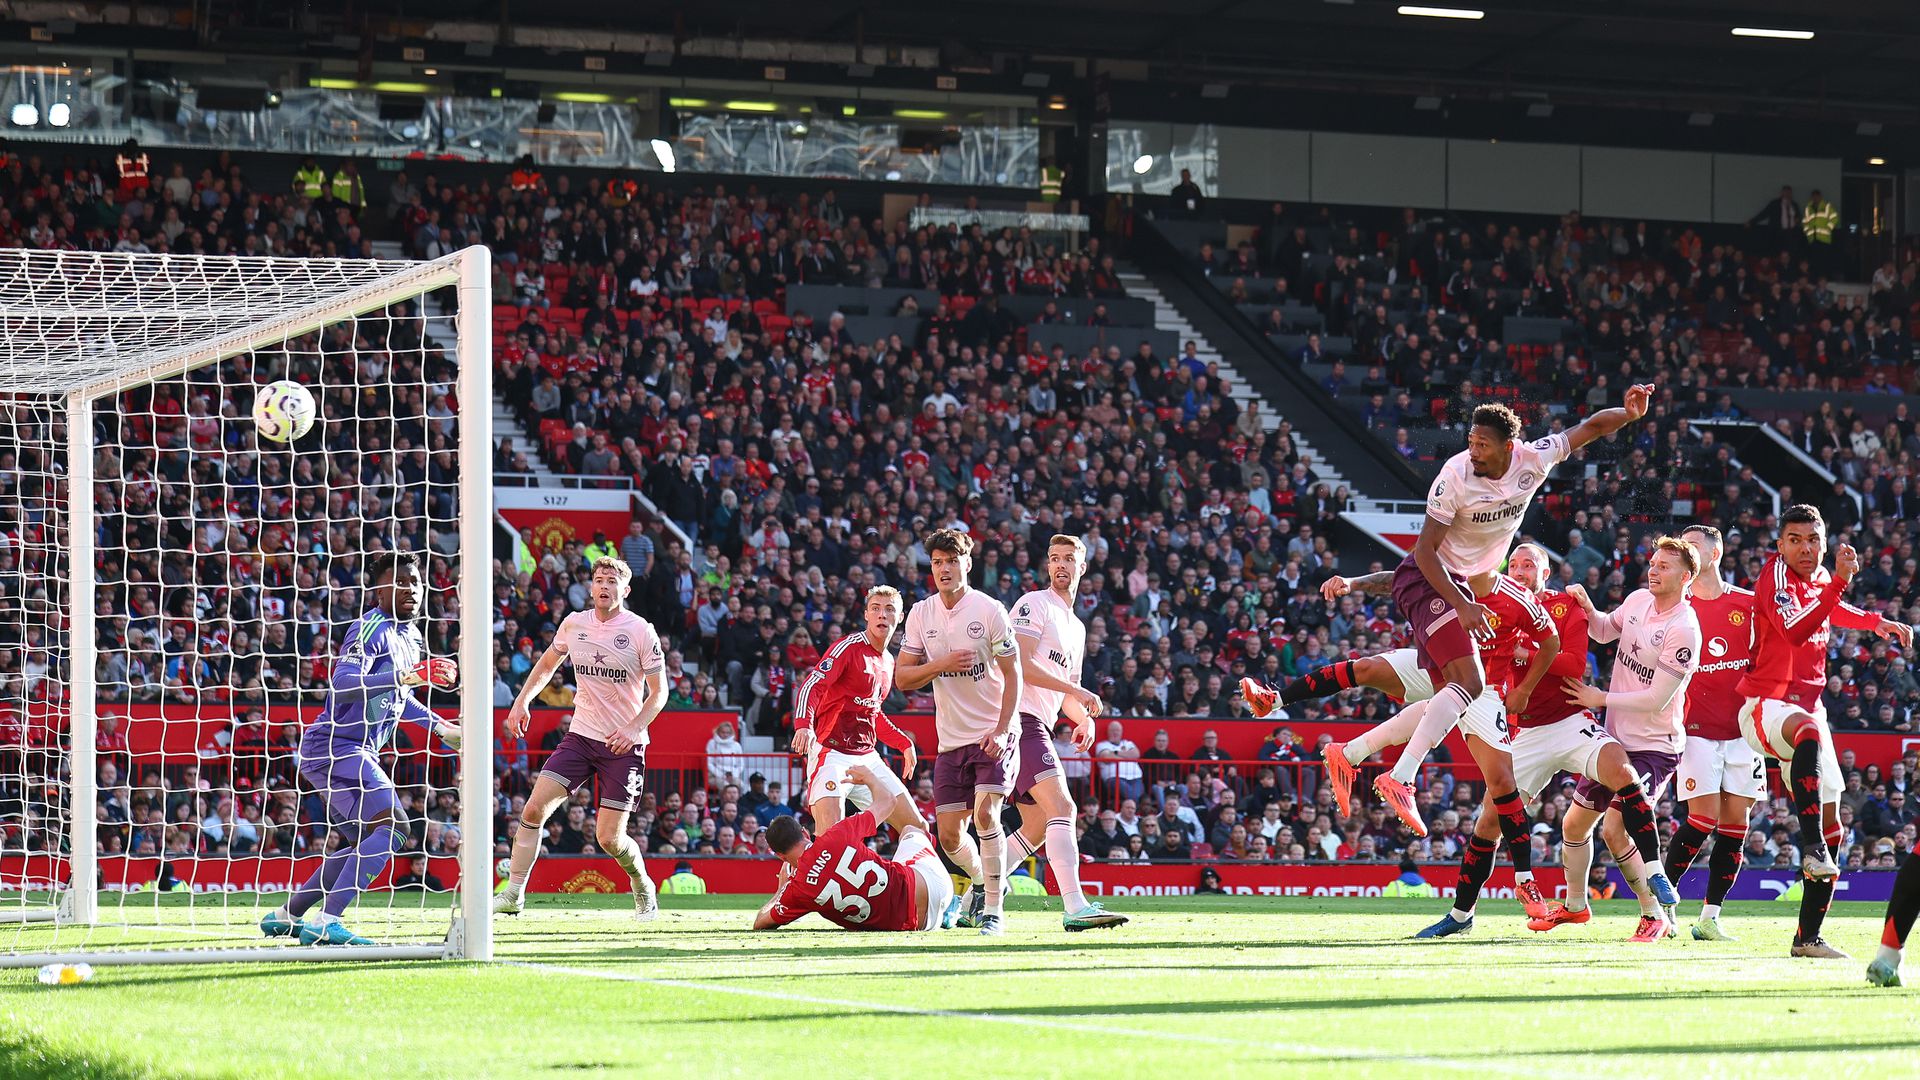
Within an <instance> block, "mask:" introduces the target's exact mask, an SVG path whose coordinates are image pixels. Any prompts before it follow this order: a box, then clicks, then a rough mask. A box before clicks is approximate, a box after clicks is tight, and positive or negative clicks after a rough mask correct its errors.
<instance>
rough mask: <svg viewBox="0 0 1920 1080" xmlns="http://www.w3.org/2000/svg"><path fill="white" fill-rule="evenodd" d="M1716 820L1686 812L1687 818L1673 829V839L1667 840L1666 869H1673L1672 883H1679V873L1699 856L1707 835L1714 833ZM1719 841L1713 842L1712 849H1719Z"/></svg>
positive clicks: (1682, 872)
mask: <svg viewBox="0 0 1920 1080" xmlns="http://www.w3.org/2000/svg"><path fill="white" fill-rule="evenodd" d="M1717 827H1718V822H1713V821H1708V820H1707V819H1706V818H1703V817H1701V816H1699V815H1698V814H1688V815H1687V820H1685V821H1683V822H1681V823H1680V827H1679V828H1678V829H1675V830H1673V839H1671V840H1669V841H1667V869H1669V870H1671V871H1673V877H1674V884H1675V885H1678V884H1679V883H1680V880H1679V879H1680V877H1681V875H1683V874H1685V873H1686V872H1687V869H1688V868H1689V867H1691V866H1692V865H1693V860H1695V859H1697V858H1699V857H1700V849H1701V848H1702V847H1705V846H1706V843H1707V837H1709V836H1712V835H1713V834H1714V831H1715V829H1716V828H1717ZM1720 847H1721V843H1720V841H1718V840H1716V841H1714V843H1713V850H1714V851H1716V852H1717V851H1719V850H1720Z"/></svg>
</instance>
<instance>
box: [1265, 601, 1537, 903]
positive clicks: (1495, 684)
mask: <svg viewBox="0 0 1920 1080" xmlns="http://www.w3.org/2000/svg"><path fill="white" fill-rule="evenodd" d="M1392 581H1393V575H1392V574H1391V573H1389V572H1386V571H1382V572H1380V573H1377V574H1368V575H1366V576H1364V577H1358V578H1343V577H1334V578H1330V579H1328V580H1327V581H1326V583H1324V584H1323V585H1322V586H1321V587H1320V592H1321V595H1323V596H1325V597H1326V598H1327V599H1328V600H1329V601H1332V600H1335V599H1338V598H1339V597H1342V596H1345V595H1347V594H1348V593H1350V592H1363V593H1364V592H1385V591H1387V589H1389V588H1390V587H1391V585H1392ZM1469 584H1470V587H1471V588H1472V590H1473V594H1474V597H1475V599H1476V601H1477V602H1479V603H1481V604H1483V605H1485V606H1486V607H1487V609H1488V610H1489V611H1491V612H1493V626H1494V629H1493V632H1492V633H1491V634H1488V635H1487V636H1486V637H1484V638H1481V639H1480V640H1479V641H1478V642H1477V645H1478V647H1479V650H1480V663H1481V668H1482V670H1484V671H1486V672H1487V673H1488V674H1487V685H1486V687H1485V689H1483V690H1482V691H1481V694H1480V696H1479V697H1478V698H1475V699H1474V703H1473V706H1472V707H1471V708H1469V709H1468V710H1467V711H1466V712H1464V713H1462V714H1461V716H1460V726H1461V728H1462V729H1463V730H1464V731H1465V733H1466V740H1467V751H1468V753H1470V754H1471V755H1472V756H1473V760H1474V763H1475V764H1476V765H1478V766H1479V767H1480V775H1481V776H1482V777H1483V778H1485V780H1486V791H1485V792H1484V797H1483V798H1482V800H1481V806H1480V813H1479V815H1478V816H1477V817H1476V818H1475V819H1474V823H1473V836H1472V838H1471V839H1470V840H1469V841H1468V842H1467V848H1466V850H1465V851H1463V852H1462V853H1461V858H1460V883H1459V886H1458V889H1457V891H1456V893H1455V896H1456V898H1457V900H1458V902H1457V903H1456V904H1454V906H1453V908H1452V910H1451V911H1450V912H1449V913H1448V915H1447V917H1446V918H1444V919H1441V920H1440V921H1439V922H1436V923H1434V924H1433V925H1432V926H1429V927H1427V928H1426V929H1424V930H1422V931H1420V933H1419V934H1417V935H1415V936H1416V937H1423V938H1426V937H1450V936H1452V935H1454V934H1463V933H1466V932H1467V931H1469V930H1471V929H1472V927H1473V911H1474V906H1475V902H1476V900H1477V899H1478V897H1479V894H1480V889H1481V887H1482V886H1484V885H1485V884H1486V882H1487V879H1488V878H1489V877H1490V876H1492V873H1493V860H1494V852H1495V851H1496V850H1497V848H1498V847H1499V846H1500V844H1501V843H1502V842H1503V841H1504V843H1505V845H1506V848H1507V856H1508V858H1509V859H1510V860H1512V862H1513V872H1514V882H1515V889H1514V891H1515V893H1516V894H1517V895H1518V897H1519V900H1520V904H1521V906H1522V907H1523V908H1525V909H1526V913H1527V915H1528V916H1530V917H1531V916H1539V915H1544V914H1546V900H1545V898H1544V897H1542V896H1541V895H1540V887H1539V886H1538V885H1536V884H1535V883H1534V880H1533V837H1532V834H1531V832H1530V831H1529V828H1528V823H1527V816H1526V810H1525V804H1524V803H1522V802H1521V800H1520V794H1519V792H1518V791H1517V790H1515V787H1514V782H1513V757H1512V755H1511V753H1510V752H1509V751H1508V749H1507V742H1508V735H1507V717H1506V713H1507V708H1508V703H1507V701H1503V700H1502V695H1503V694H1504V695H1506V696H1507V698H1508V700H1510V701H1511V702H1512V704H1513V705H1514V706H1515V707H1517V708H1525V707H1526V702H1527V699H1528V698H1529V697H1531V696H1532V694H1533V691H1534V688H1535V687H1536V686H1538V685H1539V684H1540V681H1541V680H1542V679H1543V678H1545V677H1546V674H1547V668H1546V664H1550V663H1551V662H1552V660H1553V657H1554V656H1555V655H1556V654H1558V652H1559V651H1560V638H1559V635H1558V634H1557V633H1556V632H1555V630H1554V628H1553V621H1552V620H1551V619H1549V618H1548V617H1547V613H1546V611H1545V609H1543V608H1542V607H1541V606H1540V605H1539V604H1538V603H1537V602H1536V601H1535V600H1534V599H1533V595H1532V594H1531V593H1529V592H1528V591H1527V590H1526V589H1525V588H1524V587H1522V586H1521V585H1520V583H1519V582H1517V581H1514V580H1513V579H1512V578H1509V577H1507V576H1506V575H1504V574H1498V573H1493V572H1488V573H1485V574H1481V575H1478V576H1476V577H1475V578H1474V579H1473V580H1472V581H1471V582H1470V583H1469ZM1523 644H1524V645H1525V646H1527V647H1530V648H1532V649H1536V650H1539V651H1540V652H1542V653H1544V654H1545V656H1546V660H1545V661H1544V662H1543V663H1542V665H1541V666H1539V667H1537V668H1533V669H1530V670H1529V669H1519V670H1516V669H1515V668H1514V665H1513V656H1514V653H1515V651H1516V650H1518V649H1519V648H1521V647H1522V645H1523ZM1354 686H1368V687H1372V688H1374V689H1377V690H1380V691H1382V692H1384V693H1386V694H1388V695H1391V696H1392V697H1395V698H1398V699H1400V700H1401V701H1405V702H1407V703H1408V704H1407V707H1406V708H1404V709H1402V710H1400V711H1399V713H1397V714H1395V715H1394V716H1392V717H1389V718H1388V719H1387V720H1385V721H1383V722H1382V723H1379V724H1376V725H1374V726H1373V727H1372V728H1370V729H1368V730H1367V731H1366V732H1364V733H1362V734H1361V735H1359V736H1356V737H1355V738H1354V739H1353V740H1352V741H1351V742H1344V743H1338V742H1336V743H1329V744H1328V745H1327V749H1326V764H1327V778H1328V780H1329V782H1331V783H1332V785H1333V798H1334V802H1335V804H1336V805H1337V806H1338V807H1339V808H1340V812H1341V813H1343V814H1345V813H1352V806H1351V803H1352V796H1353V782H1354V780H1355V779H1356V778H1357V777H1358V775H1359V774H1358V772H1357V771H1356V769H1355V767H1356V766H1358V765H1359V764H1360V763H1361V762H1363V761H1365V760H1367V759H1368V758H1370V757H1372V756H1373V755H1374V754H1377V753H1380V752H1381V751H1383V750H1386V749H1388V748H1389V747H1393V746H1398V745H1400V744H1401V743H1404V742H1406V741H1407V740H1408V739H1409V738H1411V737H1412V735H1413V732H1414V729H1415V728H1416V727H1418V726H1419V724H1420V719H1421V717H1422V716H1424V715H1425V713H1426V710H1427V708H1428V702H1429V701H1430V700H1431V699H1432V697H1433V693H1434V687H1433V678H1432V675H1431V673H1429V672H1427V671H1425V670H1423V669H1422V668H1421V667H1420V656H1419V653H1418V652H1416V651H1415V650H1413V649H1395V650H1393V651H1391V652H1388V653H1383V654H1381V655H1378V656H1363V657H1361V658H1359V659H1357V660H1342V661H1340V662H1338V663H1334V664H1329V665H1327V666H1326V667H1323V668H1321V669H1319V670H1318V671H1314V672H1311V673H1309V674H1307V675H1305V676H1303V677H1301V678H1299V679H1295V680H1294V681H1293V682H1292V683H1289V684H1288V685H1287V687H1286V689H1285V690H1284V691H1282V692H1281V694H1280V698H1281V699H1282V700H1284V701H1286V702H1288V703H1291V702H1294V701H1304V700H1306V699H1308V698H1317V697H1325V696H1327V695H1330V694H1337V693H1339V692H1341V691H1342V690H1346V689H1350V688H1352V687H1354ZM1240 693H1241V696H1243V697H1245V698H1246V699H1247V701H1248V703H1249V704H1252V705H1254V706H1255V707H1256V708H1257V709H1260V710H1261V711H1263V712H1264V711H1271V708H1273V707H1276V706H1275V705H1274V703H1272V702H1271V701H1269V699H1271V698H1273V697H1275V694H1274V692H1273V691H1272V690H1268V689H1266V688H1264V687H1261V686H1260V685H1259V684H1258V683H1255V682H1254V681H1253V680H1251V679H1242V680H1241V681H1240ZM1414 831H1415V832H1416V833H1419V834H1422V835H1424V834H1425V832H1426V829H1425V827H1424V826H1422V827H1420V828H1418V829H1415V830H1414Z"/></svg>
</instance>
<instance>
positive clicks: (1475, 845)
mask: <svg viewBox="0 0 1920 1080" xmlns="http://www.w3.org/2000/svg"><path fill="white" fill-rule="evenodd" d="M1493 852H1494V846H1493V841H1491V840H1487V839H1484V838H1482V837H1479V836H1470V837H1468V838H1467V849H1466V850H1465V851H1462V852H1461V853H1460V881H1459V883H1458V884H1456V885H1455V886H1454V888H1453V918H1454V921H1455V922H1466V921H1467V920H1468V919H1471V918H1473V906H1474V905H1475V904H1477V903H1479V902H1480V889H1481V887H1482V886H1484V885H1485V884H1486V883H1487V879H1488V878H1489V877H1492V876H1493Z"/></svg>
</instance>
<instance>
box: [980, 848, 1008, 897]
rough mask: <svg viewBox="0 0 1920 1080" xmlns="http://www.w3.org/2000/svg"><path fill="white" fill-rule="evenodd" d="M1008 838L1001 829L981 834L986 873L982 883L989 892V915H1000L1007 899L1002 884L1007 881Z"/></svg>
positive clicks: (982, 861) (981, 855)
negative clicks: (1002, 833) (1002, 892)
mask: <svg viewBox="0 0 1920 1080" xmlns="http://www.w3.org/2000/svg"><path fill="white" fill-rule="evenodd" d="M1006 855H1007V842H1006V838H1005V837H1004V836H1002V835H1001V833H1000V830H999V829H994V830H992V831H991V832H983V833H981V834H980V868H981V870H982V871H983V872H984V873H985V876H984V877H982V878H981V879H980V880H981V883H982V884H983V885H985V886H986V890H987V914H989V915H998V914H1000V908H1001V904H1002V902H1003V901H1004V900H1005V897H1004V896H1003V895H1002V894H1001V891H1000V890H1001V883H1002V882H1003V881H1005V880H1006Z"/></svg>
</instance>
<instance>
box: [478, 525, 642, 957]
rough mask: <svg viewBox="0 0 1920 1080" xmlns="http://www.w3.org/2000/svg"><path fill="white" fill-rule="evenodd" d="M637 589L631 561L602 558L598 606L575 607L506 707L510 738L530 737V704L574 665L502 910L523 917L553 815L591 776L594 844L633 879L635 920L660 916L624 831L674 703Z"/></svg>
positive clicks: (596, 580)
mask: <svg viewBox="0 0 1920 1080" xmlns="http://www.w3.org/2000/svg"><path fill="white" fill-rule="evenodd" d="M632 590H633V571H632V570H631V569H629V568H628V566H627V564H626V563H624V562H622V561H620V560H619V559H615V558H611V557H609V558H602V559H595V560H594V562H593V578H592V584H591V592H592V595H593V607H592V608H590V609H588V610H586V611H576V612H574V613H573V614H571V615H569V616H567V617H566V619H565V620H564V621H562V622H561V623H560V630H559V632H558V633H556V634H555V635H554V636H553V644H551V645H549V646H547V651H546V652H544V653H542V654H540V659H539V660H538V661H537V662H535V663H534V665H533V670H532V671H530V672H528V673H527V682H526V685H524V686H522V687H521V688H520V694H519V696H518V697H516V698H514V699H513V708H511V709H509V710H508V711H507V734H509V735H512V736H514V737H515V738H518V737H520V736H522V735H525V734H526V733H527V724H528V722H529V720H530V717H529V716H528V715H527V703H528V702H530V701H532V700H533V699H534V697H535V696H536V695H538V694H539V693H540V691H541V690H543V689H545V688H546V685H547V680H549V679H551V678H553V673H554V672H555V671H557V670H559V667H560V665H561V664H562V663H565V662H567V661H568V660H571V661H572V662H573V677H574V679H575V681H576V682H577V683H578V684H579V690H578V691H577V692H576V693H575V695H574V699H573V726H572V728H570V729H569V730H568V732H567V734H566V736H565V737H564V738H562V739H561V740H560V745H559V747H557V748H556V749H555V750H554V752H553V756H552V757H550V758H548V759H547V765H546V768H544V769H542V770H540V775H539V777H537V778H536V779H535V780H534V782H533V793H532V794H531V795H528V796H527V805H526V808H525V810H523V811H522V812H521V815H520V829H519V831H518V832H516V833H515V834H514V837H513V859H512V863H511V869H510V871H509V872H508V874H507V884H506V885H505V886H504V887H503V888H502V889H501V890H500V892H499V893H497V894H496V895H495V896H494V898H493V910H494V913H495V914H500V915H517V914H519V913H520V908H521V905H522V903H523V902H524V898H525V892H526V886H527V875H529V874H531V873H532V872H533V863H534V860H535V859H537V858H539V856H540V835H541V831H542V830H543V829H545V828H546V825H547V818H548V817H549V816H551V815H552V814H553V811H554V810H555V809H556V808H557V807H559V805H560V804H561V803H562V802H563V801H565V800H566V797H567V795H568V794H570V793H571V792H573V791H575V790H577V789H579V788H580V787H581V786H582V785H584V784H586V782H587V781H588V780H589V779H593V778H598V780H599V785H598V787H599V790H598V795H599V807H598V813H597V815H596V816H595V818H594V827H593V837H594V841H595V842H596V843H598V844H599V845H600V850H601V851H604V852H606V853H607V854H609V855H611V856H613V861H614V862H617V863H619V864H620V869H622V870H625V871H626V872H627V877H628V879H629V880H630V881H631V882H632V883H633V917H634V918H635V919H638V920H640V921H641V922H645V921H647V920H649V919H651V918H653V917H654V915H655V914H656V913H657V912H658V911H659V906H658V904H657V902H656V901H655V899H654V889H653V881H652V879H650V878H649V877H647V868H646V865H645V863H644V862H643V861H642V859H641V851H640V845H639V844H637V843H635V842H634V840H633V838H632V837H630V836H628V835H627V818H628V817H629V816H630V815H631V814H632V813H633V805H634V803H635V801H637V800H638V799H639V798H640V787H641V784H642V783H643V781H644V779H645V777H646V769H647V758H646V747H647V727H648V726H649V725H651V724H652V723H653V721H654V718H655V717H657V716H659V715H660V710H661V709H662V708H664V707H665V706H666V704H667V676H666V659H665V657H664V655H663V654H662V653H661V650H660V635H658V634H656V633H654V630H653V627H652V626H651V625H650V624H649V623H648V622H647V620H645V619H643V618H641V617H640V616H638V615H635V614H634V613H633V612H631V611H628V610H627V608H626V606H625V604H626V599H627V594H628V593H629V592H631V591H632Z"/></svg>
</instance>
